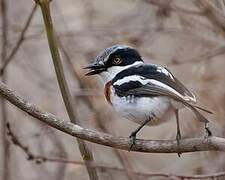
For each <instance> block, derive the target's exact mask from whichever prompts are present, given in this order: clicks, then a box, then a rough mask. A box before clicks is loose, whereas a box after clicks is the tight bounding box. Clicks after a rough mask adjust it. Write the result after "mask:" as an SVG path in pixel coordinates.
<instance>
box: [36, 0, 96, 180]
mask: <svg viewBox="0 0 225 180" xmlns="http://www.w3.org/2000/svg"><path fill="white" fill-rule="evenodd" d="M36 3H38V4H39V5H40V7H41V10H42V15H43V19H44V23H45V28H46V33H47V38H48V43H49V48H50V51H51V55H52V60H53V63H54V67H55V72H56V76H57V80H58V84H59V87H60V90H61V94H62V97H63V101H64V104H65V106H66V110H67V113H68V115H69V118H70V121H71V122H72V123H74V124H76V123H79V122H78V119H77V118H76V113H75V111H74V109H73V103H72V96H71V94H70V91H69V88H68V85H67V81H66V79H65V75H64V71H63V66H62V61H61V58H60V54H59V50H58V45H57V42H56V38H55V33H54V30H53V23H52V19H51V12H50V8H49V3H50V1H49V0H36ZM77 142H78V145H79V150H80V153H81V155H82V158H83V160H84V161H85V163H86V164H89V163H91V162H93V161H94V160H93V155H92V152H91V151H90V150H89V148H88V146H87V145H86V143H85V142H84V141H82V140H80V139H77ZM86 168H87V171H88V174H89V177H90V179H91V180H97V179H98V176H97V171H96V169H95V168H92V167H89V166H86Z"/></svg>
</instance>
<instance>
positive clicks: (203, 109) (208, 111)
mask: <svg viewBox="0 0 225 180" xmlns="http://www.w3.org/2000/svg"><path fill="white" fill-rule="evenodd" d="M193 106H194V107H195V108H197V109H200V110H202V111H204V112H207V113H209V114H213V112H212V111H210V110H208V109H205V108H202V107H199V106H196V105H193Z"/></svg>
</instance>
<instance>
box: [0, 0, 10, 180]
mask: <svg viewBox="0 0 225 180" xmlns="http://www.w3.org/2000/svg"><path fill="white" fill-rule="evenodd" d="M1 12H2V51H1V63H4V62H5V60H6V57H7V46H8V22H7V0H1ZM2 82H4V83H5V82H6V73H3V74H2ZM0 104H1V125H0V133H1V138H2V139H1V149H0V153H1V157H0V159H1V164H0V174H1V176H0V179H1V178H2V180H7V179H8V157H9V151H8V142H7V139H6V127H5V125H6V121H7V111H6V101H5V100H4V99H2V98H1V99H0Z"/></svg>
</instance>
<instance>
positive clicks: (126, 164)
mask: <svg viewBox="0 0 225 180" xmlns="http://www.w3.org/2000/svg"><path fill="white" fill-rule="evenodd" d="M59 47H60V49H61V51H62V53H63V54H64V55H65V60H66V62H67V64H68V66H69V67H70V70H71V73H72V74H73V77H74V78H75V79H76V80H77V81H78V83H79V86H80V88H83V89H85V88H87V82H84V81H83V80H82V78H80V75H79V72H78V71H77V70H76V69H75V67H74V65H73V62H72V60H71V58H70V55H69V54H68V52H67V51H66V48H64V46H63V44H62V42H61V40H60V39H59ZM82 100H83V102H84V103H85V104H86V105H87V106H88V107H89V108H90V109H91V110H92V111H93V112H95V119H96V124H97V126H98V128H99V129H100V130H101V131H103V132H107V133H109V130H108V128H107V126H106V125H105V123H103V122H104V120H105V119H104V118H103V117H102V116H101V115H100V113H99V111H98V109H96V108H95V106H94V105H93V103H92V101H91V99H90V98H89V97H87V96H84V97H83V98H82ZM112 150H113V152H114V153H115V155H116V156H117V158H118V160H119V162H120V163H121V165H122V166H123V167H124V170H125V173H126V175H127V178H128V179H129V180H132V179H133V178H134V177H133V175H132V174H130V173H129V170H132V166H131V164H130V163H129V161H128V159H127V157H125V156H123V154H122V153H120V151H119V150H118V149H112Z"/></svg>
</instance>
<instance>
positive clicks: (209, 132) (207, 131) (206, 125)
mask: <svg viewBox="0 0 225 180" xmlns="http://www.w3.org/2000/svg"><path fill="white" fill-rule="evenodd" d="M205 130H206V133H207V135H206V136H207V137H210V136H212V132H211V131H210V129H209V125H208V123H205Z"/></svg>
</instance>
